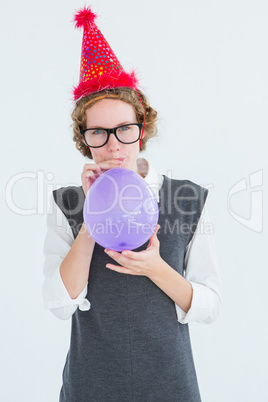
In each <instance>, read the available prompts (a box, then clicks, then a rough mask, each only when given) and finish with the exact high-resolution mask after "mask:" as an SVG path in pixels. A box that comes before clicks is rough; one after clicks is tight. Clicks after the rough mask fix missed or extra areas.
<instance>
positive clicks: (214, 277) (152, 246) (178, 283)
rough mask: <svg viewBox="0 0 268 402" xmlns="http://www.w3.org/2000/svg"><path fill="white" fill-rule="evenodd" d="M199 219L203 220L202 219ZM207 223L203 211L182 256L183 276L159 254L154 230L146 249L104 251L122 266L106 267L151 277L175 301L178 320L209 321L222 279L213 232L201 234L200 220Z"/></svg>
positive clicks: (214, 314) (218, 306) (218, 304)
mask: <svg viewBox="0 0 268 402" xmlns="http://www.w3.org/2000/svg"><path fill="white" fill-rule="evenodd" d="M201 219H202V220H201ZM204 219H205V221H206V222H207V223H208V222H209V220H208V214H207V213H205V211H203V212H202V214H201V217H200V219H199V223H198V225H197V228H196V231H195V234H194V236H193V239H192V241H191V244H190V245H189V247H188V249H187V253H186V257H185V266H184V268H185V272H186V274H185V277H183V276H182V275H180V274H179V273H178V272H177V271H175V270H174V269H173V268H172V267H171V266H169V265H168V264H167V263H166V262H165V261H164V260H163V259H162V258H161V257H160V255H159V240H158V238H157V236H156V232H157V230H156V231H155V233H154V234H153V236H152V237H151V238H150V242H149V245H148V247H147V249H146V250H143V251H139V252H133V251H123V252H122V253H121V254H120V253H117V252H115V251H112V250H105V251H106V252H107V254H108V255H110V256H111V257H112V258H113V259H114V260H115V261H116V262H118V263H119V264H121V266H116V265H113V264H107V267H108V268H110V269H112V270H114V271H117V272H120V273H126V274H130V275H145V276H147V277H148V278H149V279H151V280H152V281H153V282H154V283H155V284H156V285H157V286H158V287H159V288H160V289H161V290H163V292H165V293H166V294H167V295H168V296H169V297H170V298H171V299H172V300H173V301H174V302H175V307H176V312H177V318H178V321H179V322H180V323H181V324H186V323H188V322H190V321H197V322H200V323H205V324H209V323H211V322H213V321H214V320H215V319H216V318H217V316H218V314H219V311H220V309H221V304H222V298H221V281H220V277H219V272H218V267H217V261H216V253H215V245H214V235H213V232H212V233H211V234H207V233H202V231H201V230H200V229H201V228H200V226H201V223H202V225H203V226H204V227H206V225H205V224H204V222H203V220H204Z"/></svg>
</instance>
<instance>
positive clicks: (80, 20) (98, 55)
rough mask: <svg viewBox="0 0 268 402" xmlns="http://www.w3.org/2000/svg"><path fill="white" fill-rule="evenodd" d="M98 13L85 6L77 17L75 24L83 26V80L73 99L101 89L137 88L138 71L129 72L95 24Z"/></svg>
mask: <svg viewBox="0 0 268 402" xmlns="http://www.w3.org/2000/svg"><path fill="white" fill-rule="evenodd" d="M96 17H97V14H95V13H93V12H92V11H91V9H90V7H84V8H82V9H81V10H79V11H78V12H77V13H76V14H75V16H74V22H75V27H76V28H80V27H83V28H84V32H83V42H82V53H81V65H80V80H79V84H78V85H77V86H76V87H75V88H74V90H73V96H74V100H75V101H76V100H77V99H79V98H81V97H84V96H87V95H89V94H91V93H92V92H98V91H101V90H102V89H109V88H117V87H130V88H133V89H135V90H137V86H138V80H137V78H136V75H135V71H134V70H133V71H131V72H130V73H126V72H125V71H124V70H123V67H122V66H121V64H120V63H119V60H118V59H117V57H116V55H115V54H114V52H113V50H112V49H111V47H110V45H109V44H108V42H107V41H106V39H105V38H104V36H103V35H102V33H101V31H100V30H99V29H98V27H97V26H96V24H95V19H96Z"/></svg>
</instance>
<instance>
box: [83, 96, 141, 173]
mask: <svg viewBox="0 0 268 402" xmlns="http://www.w3.org/2000/svg"><path fill="white" fill-rule="evenodd" d="M127 123H137V119H136V114H135V110H134V108H133V107H132V106H131V105H129V104H128V103H126V102H124V101H121V100H118V99H102V100H100V101H98V102H96V103H95V104H94V105H93V106H91V107H89V108H88V109H87V110H86V124H87V128H93V127H100V128H114V127H117V126H120V125H123V124H127ZM90 150H91V153H92V156H93V159H94V161H95V163H99V162H102V161H105V160H109V159H112V158H124V161H123V163H122V165H121V166H122V167H125V168H127V169H131V170H133V171H135V172H138V169H137V164H136V160H137V157H138V155H139V141H137V142H135V143H133V144H122V143H121V142H119V141H118V140H117V138H116V137H115V135H113V134H111V135H110V137H109V141H108V142H107V144H105V145H104V146H103V147H100V148H90Z"/></svg>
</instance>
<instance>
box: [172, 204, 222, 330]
mask: <svg viewBox="0 0 268 402" xmlns="http://www.w3.org/2000/svg"><path fill="white" fill-rule="evenodd" d="M184 270H185V279H187V280H188V281H189V282H190V283H191V285H192V289H193V297H192V303H191V307H190V309H189V310H188V312H187V313H185V311H183V310H182V309H181V308H180V307H179V306H178V305H177V304H175V307H176V312H177V317H178V321H179V322H180V323H181V324H187V323H188V322H192V321H196V322H199V323H203V324H210V323H212V322H213V321H215V320H216V318H217V317H218V315H219V312H220V310H221V307H222V294H221V288H222V284H221V279H220V275H219V270H218V264H217V257H216V249H215V240H214V235H213V225H212V224H211V222H210V219H209V214H208V210H207V206H206V204H205V206H204V208H203V211H202V213H201V216H200V219H199V222H198V224H197V227H196V230H195V233H194V235H193V238H192V240H191V241H190V243H189V244H188V246H187V249H186V255H185V259H184Z"/></svg>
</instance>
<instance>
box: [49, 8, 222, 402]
mask: <svg viewBox="0 0 268 402" xmlns="http://www.w3.org/2000/svg"><path fill="white" fill-rule="evenodd" d="M81 19H83V21H84V22H83V24H84V25H83V26H84V37H83V46H85V49H86V48H87V47H88V45H89V44H90V43H91V45H92V49H93V50H92V54H93V52H94V49H95V47H96V46H95V45H94V43H97V40H99V38H100V37H101V33H100V32H99V31H98V29H97V27H96V25H95V23H94V18H93V17H92V13H91V10H89V9H83V10H81V11H80V12H79V13H78V14H77V15H76V21H79V23H80V22H81ZM85 20H86V21H87V22H86V23H85ZM92 31H93V34H92ZM90 35H93V36H94V35H95V36H94V40H92V41H91V42H90V39H89V37H91V36H90ZM97 38H98V39H97ZM94 46H95V47H94ZM106 46H107V42H106ZM97 49H98V47H97ZM100 49H103V47H101V46H100ZM105 53H106V54H109V57H110V59H111V60H113V65H114V60H115V59H114V57H115V56H114V54H113V57H112V56H111V50H109V52H105ZM105 53H103V55H104V56H105ZM85 54H86V52H85V53H84V55H85ZM99 55H101V50H100V51H99ZM82 56H83V52H82ZM82 58H83V57H82ZM90 60H92V58H91V59H90ZM103 60H104V61H105V57H104V58H103ZM90 64H91V63H90V62H89V63H88V64H87V65H88V68H89V69H91V72H90V70H89V73H88V74H85V71H84V70H85V68H84V66H85V60H82V62H81V76H80V84H79V88H76V90H75V92H74V95H75V99H76V103H75V107H74V111H73V113H72V118H73V121H74V124H73V128H74V141H75V142H76V147H77V148H78V149H79V150H80V151H81V152H82V153H83V155H84V156H87V157H89V158H93V159H94V163H90V164H85V166H84V169H83V172H82V175H81V181H82V186H81V187H75V186H73V187H67V188H61V189H59V190H55V191H54V192H53V197H52V199H51V211H50V212H49V214H48V233H47V236H46V240H45V247H44V251H45V256H46V261H45V267H44V273H45V277H46V279H45V283H44V288H43V292H44V301H45V305H46V307H48V308H50V310H51V311H52V313H54V314H55V315H56V316H58V317H59V318H61V319H68V318H69V317H72V332H71V344H70V349H69V352H68V355H67V358H66V364H65V367H64V371H63V385H62V389H61V393H60V401H62V402H63V401H68V402H74V401H77V402H78V401H79V402H80V401H81V402H83V401H120V402H121V401H122V402H123V401H135V402H136V401H139V402H143V401H168V402H173V401H174V402H175V401H193V402H194V401H200V400H201V397H200V392H199V387H198V382H197V377H196V372H195V367H194V361H193V356H192V351H191V343H190V336H189V330H188V322H190V321H198V322H203V323H210V322H212V321H214V320H215V319H216V317H217V316H218V314H219V310H220V307H221V293H220V279H219V274H218V270H217V264H216V260H215V250H214V240H213V237H212V236H211V235H204V234H203V235H199V230H200V228H201V223H202V224H204V222H205V223H206V222H207V221H208V216H207V209H206V208H205V203H206V198H207V194H208V191H207V190H206V189H204V188H202V187H200V186H199V185H197V184H195V183H193V182H190V181H188V180H175V179H169V178H167V177H166V176H160V175H158V174H157V172H156V171H155V170H154V168H153V167H152V166H151V165H150V164H149V162H148V161H146V160H145V159H140V158H138V156H139V152H140V151H141V150H143V149H145V144H146V142H147V141H148V139H149V138H150V137H153V136H154V135H156V118H157V113H156V112H155V111H154V110H153V109H152V108H151V107H150V106H149V104H148V101H147V99H146V97H145V95H144V94H143V93H142V91H140V90H138V89H137V86H136V81H135V80H132V81H131V80H128V78H129V77H130V78H131V79H133V74H132V75H130V76H127V77H126V76H124V74H126V73H125V72H124V71H123V70H121V66H120V68H119V71H120V75H119V76H116V74H117V72H118V71H115V72H114V76H113V75H112V74H111V72H109V73H107V74H108V75H107V76H106V78H105V77H104V81H102V82H101V85H100V86H98V88H97V90H96V87H95V86H94V85H95V83H96V80H95V78H96V76H95V73H96V68H95V67H96V66H93V68H94V72H93V70H92V66H90ZM104 68H105V65H104ZM90 74H91V76H90ZM115 76H116V79H114V77H115ZM122 76H123V78H122ZM88 77H91V78H90V79H92V81H90V79H89V78H88ZM107 77H108V79H109V80H110V81H109V85H107ZM101 79H102V77H101ZM94 80H95V81H94ZM120 80H121V81H120ZM88 81H90V82H88ZM97 82H98V83H100V78H99V77H98V81H97ZM115 82H116V84H115ZM126 82H127V83H126ZM87 85H88V87H87ZM101 87H102V88H101ZM140 123H143V124H140ZM108 129H114V130H112V131H111V130H110V131H108ZM126 131H127V132H129V134H128V135H129V136H128V137H127V136H126V134H125V132H126ZM118 166H122V167H125V168H128V169H131V170H133V171H135V172H137V173H138V174H140V175H141V176H142V177H144V179H145V180H146V181H147V183H148V184H149V185H150V186H151V187H152V189H153V191H154V192H155V194H156V197H157V199H158V202H159V222H158V223H159V225H158V226H157V229H156V230H155V232H154V234H153V235H152V236H151V238H150V240H149V241H148V242H146V243H145V244H144V245H143V246H141V247H139V248H138V249H136V250H134V251H129V250H125V251H123V252H122V253H119V252H115V251H113V250H106V249H105V250H104V249H103V247H101V246H100V245H98V244H97V243H95V242H94V240H93V239H92V238H91V236H90V235H89V234H88V232H87V231H86V228H85V224H84V222H83V214H82V208H83V202H84V198H85V195H86V194H87V192H88V190H89V188H90V186H91V185H92V183H93V182H94V180H96V178H97V177H98V176H99V175H101V174H102V173H103V172H104V171H106V170H108V169H111V168H114V167H118ZM59 217H61V224H60V225H59ZM78 307H79V308H78Z"/></svg>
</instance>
